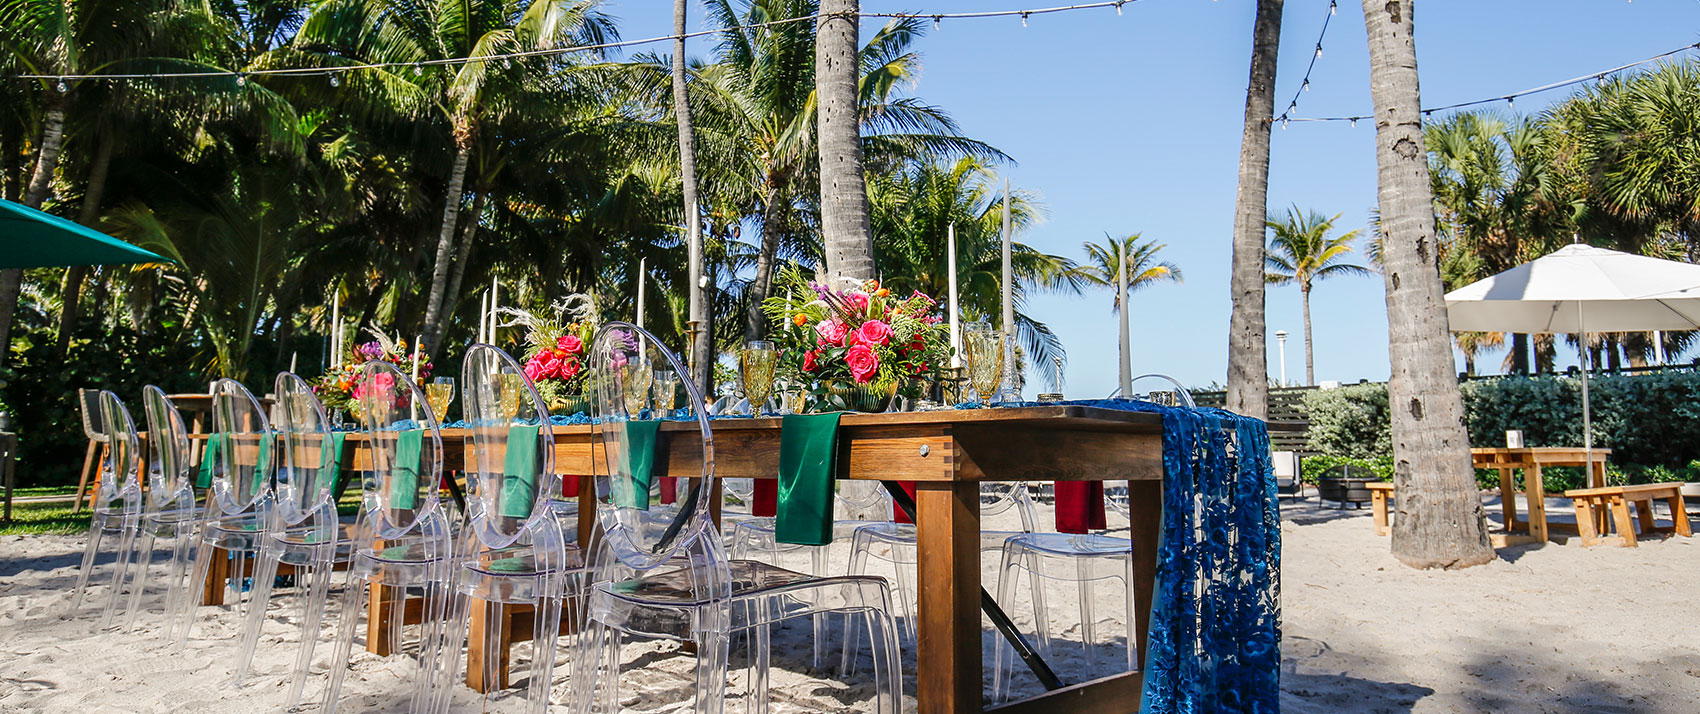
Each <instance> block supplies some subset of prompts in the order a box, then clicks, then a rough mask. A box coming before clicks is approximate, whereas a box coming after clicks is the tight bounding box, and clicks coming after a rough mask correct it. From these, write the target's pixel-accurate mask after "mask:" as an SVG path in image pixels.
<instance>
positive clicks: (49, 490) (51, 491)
mask: <svg viewBox="0 0 1700 714" xmlns="http://www.w3.org/2000/svg"><path fill="white" fill-rule="evenodd" d="M76 492H77V487H76V486H30V487H28V488H19V489H17V490H16V491H13V492H12V496H13V497H15V498H24V497H26V496H69V495H72V494H74V493H76Z"/></svg>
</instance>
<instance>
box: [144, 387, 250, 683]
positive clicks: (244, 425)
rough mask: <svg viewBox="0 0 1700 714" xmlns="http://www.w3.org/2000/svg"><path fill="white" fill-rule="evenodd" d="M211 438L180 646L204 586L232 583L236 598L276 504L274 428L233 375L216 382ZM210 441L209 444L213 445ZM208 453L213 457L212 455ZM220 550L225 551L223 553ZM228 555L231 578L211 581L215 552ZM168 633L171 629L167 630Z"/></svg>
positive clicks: (181, 608)
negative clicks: (213, 464)
mask: <svg viewBox="0 0 1700 714" xmlns="http://www.w3.org/2000/svg"><path fill="white" fill-rule="evenodd" d="M212 395H213V408H212V411H213V438H214V439H218V440H219V441H220V444H219V446H218V455H217V456H218V464H219V467H220V468H218V469H216V470H215V471H214V474H213V479H212V485H211V488H210V492H209V493H208V494H207V498H206V504H205V506H203V507H202V514H201V527H200V529H199V531H198V532H199V534H200V535H199V541H200V542H199V544H198V547H197V548H196V552H195V568H194V575H193V576H191V577H190V578H189V596H188V597H184V598H180V599H179V601H178V608H177V613H176V620H177V622H176V623H175V627H176V628H178V630H179V631H178V632H176V633H175V638H176V640H177V648H178V649H179V650H181V649H183V648H185V647H187V646H188V644H189V631H190V629H192V628H193V627H194V624H195V611H196V608H197V606H199V605H200V604H201V603H200V597H199V593H200V592H202V588H203V587H204V588H205V589H206V590H208V591H210V590H211V589H212V588H213V587H220V588H223V587H229V588H230V589H231V590H234V591H235V593H236V596H237V598H238V600H237V602H238V606H237V609H238V610H239V611H240V610H241V603H242V600H241V595H242V591H243V590H244V589H245V588H244V583H245V582H246V581H247V578H246V577H245V571H246V568H247V564H248V556H249V555H251V554H253V553H254V552H255V550H256V549H257V548H258V547H259V537H260V534H261V531H262V530H263V529H264V528H265V518H266V513H267V512H268V511H270V510H271V507H272V472H273V471H274V469H275V467H276V455H275V454H274V453H273V452H274V451H275V446H276V434H275V433H273V432H272V427H271V420H270V419H268V418H266V412H265V410H264V409H262V408H260V402H259V400H256V399H254V395H253V394H251V393H249V391H248V388H247V387H244V386H242V385H241V383H239V382H237V381H236V380H233V379H220V380H218V381H217V382H214V383H213V389H212ZM211 450H212V447H210V446H209V447H208V451H211ZM208 458H211V456H210V455H209V456H208ZM219 551H223V552H222V553H220V552H219ZM215 557H216V558H227V559H228V561H227V562H230V563H232V564H233V565H234V569H233V570H232V572H231V574H230V578H229V579H228V581H226V582H225V583H218V584H216V585H214V584H210V583H207V577H208V576H209V574H211V573H212V565H213V559H214V558H215ZM166 636H167V639H170V638H172V637H173V633H170V632H168V633H166Z"/></svg>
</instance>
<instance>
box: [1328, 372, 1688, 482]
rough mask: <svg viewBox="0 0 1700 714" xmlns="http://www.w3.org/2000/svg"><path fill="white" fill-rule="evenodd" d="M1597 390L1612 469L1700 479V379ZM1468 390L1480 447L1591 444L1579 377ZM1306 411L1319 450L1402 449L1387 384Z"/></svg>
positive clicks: (1366, 452)
mask: <svg viewBox="0 0 1700 714" xmlns="http://www.w3.org/2000/svg"><path fill="white" fill-rule="evenodd" d="M1589 391H1590V394H1591V395H1592V397H1593V400H1592V404H1593V420H1594V445H1595V446H1598V447H1600V448H1607V449H1611V450H1612V456H1611V461H1612V464H1613V465H1614V466H1617V467H1618V468H1619V469H1620V470H1621V473H1622V478H1625V479H1627V480H1628V481H1629V482H1631V483H1641V482H1648V481H1654V480H1669V481H1683V480H1700V467H1697V466H1696V465H1693V464H1692V462H1694V461H1695V459H1696V458H1697V457H1700V374H1697V373H1695V372H1691V371H1670V372H1660V373H1654V374H1643V375H1636V376H1625V375H1602V376H1598V377H1595V378H1594V379H1593V380H1592V381H1591V382H1590V384H1589ZM1462 392H1463V396H1464V422H1465V425H1466V427H1468V429H1469V432H1470V443H1471V444H1475V445H1480V446H1499V445H1502V444H1504V443H1505V432H1506V431H1508V430H1512V429H1521V430H1522V431H1523V440H1524V443H1526V444H1528V445H1529V446H1581V445H1582V388H1581V382H1580V381H1579V380H1577V379H1574V378H1570V377H1554V376H1539V377H1498V378H1492V379H1480V380H1471V381H1468V382H1465V383H1464V384H1463V385H1462ZM1303 409H1304V412H1305V414H1306V416H1307V418H1308V419H1309V420H1310V448H1311V450H1313V451H1317V452H1320V453H1322V454H1327V455H1333V456H1342V457H1349V458H1354V459H1376V458H1379V457H1384V456H1387V455H1389V454H1391V453H1392V451H1393V447H1392V434H1391V426H1390V415H1389V413H1388V409H1387V385H1385V384H1358V385H1352V386H1348V387H1341V388H1339V389H1326V390H1316V391H1313V392H1310V393H1308V394H1306V395H1305V398H1304V407H1303ZM1313 458H1315V457H1313ZM1307 461H1308V460H1307ZM1307 467H1308V463H1307ZM1306 470H1307V471H1308V470H1309V469H1308V468H1307V469H1306ZM1690 476H1693V477H1695V478H1688V477H1690ZM1496 478H1497V477H1496ZM1560 478H1562V476H1561V477H1560Z"/></svg>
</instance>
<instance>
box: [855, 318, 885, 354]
mask: <svg viewBox="0 0 1700 714" xmlns="http://www.w3.org/2000/svg"><path fill="white" fill-rule="evenodd" d="M850 341H851V342H853V343H858V344H864V345H868V346H870V347H871V346H875V345H883V344H885V343H887V342H890V341H891V325H887V324H885V323H884V322H881V321H879V320H869V321H867V322H864V323H862V326H861V327H858V328H856V331H855V332H852V333H850Z"/></svg>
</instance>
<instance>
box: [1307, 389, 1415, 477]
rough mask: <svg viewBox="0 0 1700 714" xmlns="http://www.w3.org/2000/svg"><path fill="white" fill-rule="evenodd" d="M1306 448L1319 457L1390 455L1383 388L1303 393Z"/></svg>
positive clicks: (1391, 448)
mask: <svg viewBox="0 0 1700 714" xmlns="http://www.w3.org/2000/svg"><path fill="white" fill-rule="evenodd" d="M1302 409H1303V411H1304V414H1305V418H1307V419H1309V420H1310V448H1311V450H1312V451H1316V452H1319V453H1323V454H1332V455H1334V456H1343V457H1348V458H1354V459H1374V458H1377V457H1381V456H1386V457H1388V458H1390V459H1391V457H1392V454H1393V434H1392V424H1391V422H1390V419H1391V417H1390V416H1389V414H1388V411H1387V385H1385V384H1354V385H1352V386H1349V387H1340V388H1339V389H1317V390H1313V391H1310V392H1307V393H1305V396H1304V406H1303V407H1302Z"/></svg>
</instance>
